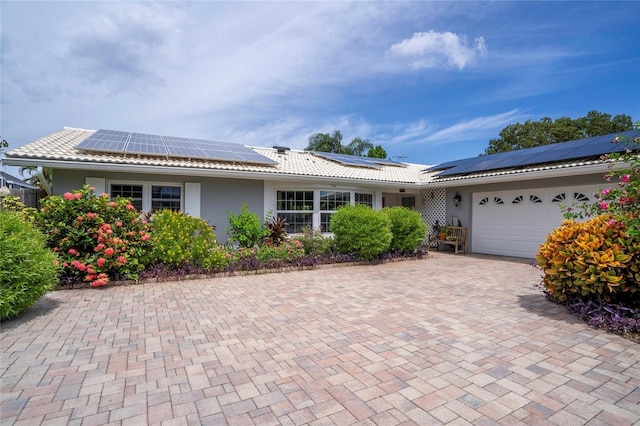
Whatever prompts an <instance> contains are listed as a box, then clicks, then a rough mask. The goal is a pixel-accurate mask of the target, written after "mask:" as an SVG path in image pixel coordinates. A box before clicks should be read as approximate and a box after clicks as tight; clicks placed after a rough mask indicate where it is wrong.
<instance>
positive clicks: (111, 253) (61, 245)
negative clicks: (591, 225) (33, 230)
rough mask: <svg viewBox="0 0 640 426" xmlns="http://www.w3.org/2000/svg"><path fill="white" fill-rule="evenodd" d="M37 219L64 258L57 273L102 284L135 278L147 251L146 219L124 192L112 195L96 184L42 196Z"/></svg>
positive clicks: (64, 278)
mask: <svg viewBox="0 0 640 426" xmlns="http://www.w3.org/2000/svg"><path fill="white" fill-rule="evenodd" d="M35 220H36V224H37V225H38V227H39V228H40V230H41V231H42V232H43V233H44V234H45V236H46V241H47V244H48V246H49V247H51V248H52V249H53V250H54V251H55V252H57V253H58V255H59V257H60V259H61V261H62V272H61V279H62V281H64V282H67V283H74V282H78V281H87V282H89V283H91V285H92V286H94V287H98V286H102V285H105V284H107V283H108V282H109V280H110V279H119V278H125V277H126V278H129V279H138V273H139V272H140V271H141V270H142V269H143V268H144V267H145V266H146V264H147V261H148V255H149V253H150V251H151V250H150V249H151V244H150V234H149V229H148V226H147V221H146V220H145V219H144V218H142V217H140V213H139V212H138V211H137V210H136V208H135V207H134V206H133V205H132V204H131V201H130V200H128V199H126V198H117V199H116V200H113V201H110V200H109V196H108V195H107V194H102V195H100V196H99V197H96V196H95V195H94V188H92V187H89V186H87V185H85V186H84V187H83V188H82V189H81V190H78V191H74V192H73V193H71V192H67V193H65V194H64V195H63V196H52V197H48V198H46V199H45V200H43V201H42V209H41V210H40V211H39V212H38V213H37V214H36V217H35Z"/></svg>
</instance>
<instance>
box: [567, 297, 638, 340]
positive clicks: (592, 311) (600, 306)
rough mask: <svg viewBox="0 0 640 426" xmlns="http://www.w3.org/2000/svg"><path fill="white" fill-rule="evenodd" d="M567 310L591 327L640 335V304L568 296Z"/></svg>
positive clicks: (600, 298) (623, 333)
mask: <svg viewBox="0 0 640 426" xmlns="http://www.w3.org/2000/svg"><path fill="white" fill-rule="evenodd" d="M566 307H567V310H568V311H569V312H571V313H572V314H574V315H575V316H577V317H578V318H580V319H581V320H583V321H585V322H586V323H587V324H589V325H590V326H591V327H594V328H601V329H604V330H607V331H609V332H612V333H616V334H622V335H640V303H637V302H636V303H632V302H630V303H629V304H628V305H626V304H622V303H615V302H607V301H605V300H604V299H603V298H602V297H599V298H598V299H586V298H582V297H579V296H577V295H568V296H567V303H566Z"/></svg>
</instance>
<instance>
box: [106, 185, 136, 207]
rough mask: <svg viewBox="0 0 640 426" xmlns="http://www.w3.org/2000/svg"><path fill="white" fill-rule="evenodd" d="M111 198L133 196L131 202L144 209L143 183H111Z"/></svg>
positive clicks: (134, 205)
mask: <svg viewBox="0 0 640 426" xmlns="http://www.w3.org/2000/svg"><path fill="white" fill-rule="evenodd" d="M110 194H111V198H118V197H120V198H131V200H132V201H131V204H133V207H135V208H136V209H138V210H142V185H127V184H111V191H110Z"/></svg>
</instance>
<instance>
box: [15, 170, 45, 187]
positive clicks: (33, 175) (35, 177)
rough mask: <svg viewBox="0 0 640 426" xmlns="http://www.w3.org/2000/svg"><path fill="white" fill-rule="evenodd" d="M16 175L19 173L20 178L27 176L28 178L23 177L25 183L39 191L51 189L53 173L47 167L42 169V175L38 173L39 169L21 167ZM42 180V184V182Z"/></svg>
mask: <svg viewBox="0 0 640 426" xmlns="http://www.w3.org/2000/svg"><path fill="white" fill-rule="evenodd" d="M18 173H20V176H25V174H28V176H25V177H26V178H27V179H25V181H26V182H27V183H29V184H30V185H34V186H37V187H39V188H40V189H44V190H46V189H47V188H51V184H52V183H53V173H52V170H51V169H50V168H48V167H43V168H42V173H40V169H39V168H38V167H36V166H22V167H20V169H18ZM43 178H44V182H43V181H42V179H43Z"/></svg>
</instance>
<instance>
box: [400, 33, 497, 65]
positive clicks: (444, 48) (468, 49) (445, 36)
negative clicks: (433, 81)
mask: <svg viewBox="0 0 640 426" xmlns="http://www.w3.org/2000/svg"><path fill="white" fill-rule="evenodd" d="M389 51H390V52H391V53H392V54H393V55H396V56H398V57H405V58H407V59H408V60H409V61H410V66H411V67H412V68H413V69H423V68H439V67H457V68H458V69H459V70H462V69H464V68H465V67H466V66H467V65H469V64H471V63H473V62H474V61H475V59H476V58H477V57H478V56H483V55H485V54H486V53H487V45H486V42H485V40H484V37H478V38H476V39H475V44H474V45H473V46H469V44H468V42H467V38H466V36H464V35H462V36H461V35H458V34H456V33H452V32H448V31H447V32H443V33H439V32H436V31H433V30H432V31H429V32H418V33H415V34H413V37H411V38H409V39H405V40H402V41H401V42H399V43H396V44H394V45H393V46H391V48H390V49H389Z"/></svg>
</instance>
